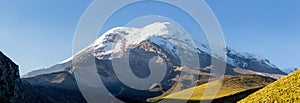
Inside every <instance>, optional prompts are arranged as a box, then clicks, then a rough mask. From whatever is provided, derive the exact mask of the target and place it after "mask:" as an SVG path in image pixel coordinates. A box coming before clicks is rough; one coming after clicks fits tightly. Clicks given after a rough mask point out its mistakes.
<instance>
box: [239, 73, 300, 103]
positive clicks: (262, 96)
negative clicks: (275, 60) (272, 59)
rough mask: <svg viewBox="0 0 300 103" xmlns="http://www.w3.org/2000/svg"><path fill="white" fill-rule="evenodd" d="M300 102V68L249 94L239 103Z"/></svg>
mask: <svg viewBox="0 0 300 103" xmlns="http://www.w3.org/2000/svg"><path fill="white" fill-rule="evenodd" d="M262 102H263V103H300V70H298V71H295V72H294V73H292V74H290V75H288V76H287V77H285V78H282V79H280V80H278V81H276V82H274V83H271V84H270V85H268V86H266V87H265V88H263V89H261V90H259V91H257V92H255V93H253V94H251V95H249V96H248V97H246V98H245V99H243V100H241V101H239V103H262Z"/></svg>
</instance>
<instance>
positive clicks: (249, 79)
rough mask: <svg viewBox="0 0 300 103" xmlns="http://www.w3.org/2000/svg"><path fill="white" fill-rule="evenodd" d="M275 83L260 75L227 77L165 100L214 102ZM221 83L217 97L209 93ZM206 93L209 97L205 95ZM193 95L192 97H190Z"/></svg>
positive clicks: (171, 95)
mask: <svg viewBox="0 0 300 103" xmlns="http://www.w3.org/2000/svg"><path fill="white" fill-rule="evenodd" d="M273 81H275V80H274V79H272V78H268V77H263V76H259V75H241V76H235V77H226V78H224V79H223V81H221V80H216V81H213V82H210V83H206V84H203V85H200V86H196V87H193V88H189V89H186V90H182V91H179V92H176V93H173V94H170V95H168V96H165V97H164V99H172V100H189V101H200V100H214V99H219V98H222V97H226V96H230V95H234V94H236V93H240V92H243V91H246V90H250V89H256V88H261V87H263V86H265V85H267V84H269V83H271V82H273ZM219 83H221V84H222V85H221V87H220V89H219V91H218V92H217V94H216V95H215V96H214V95H211V94H213V92H209V90H208V91H207V86H210V87H214V86H218V84H219ZM212 91H214V90H212ZM204 92H205V94H207V95H203V93H204ZM191 93H192V95H189V94H191Z"/></svg>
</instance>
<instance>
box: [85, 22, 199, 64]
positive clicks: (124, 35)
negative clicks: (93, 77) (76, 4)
mask: <svg viewBox="0 0 300 103" xmlns="http://www.w3.org/2000/svg"><path fill="white" fill-rule="evenodd" d="M145 40H149V41H152V42H153V43H155V44H157V45H161V46H163V45H164V46H165V47H167V49H173V48H174V47H173V46H175V47H176V46H180V47H181V48H182V49H185V50H193V49H194V48H195V46H194V45H193V42H192V40H191V38H190V37H189V35H188V33H186V32H185V31H184V30H183V29H181V28H180V27H179V26H178V25H176V24H173V23H170V22H156V23H153V24H150V25H147V26H145V27H143V28H130V27H117V28H113V29H111V30H109V31H107V32H105V33H104V34H103V35H101V37H99V38H98V39H97V40H96V41H95V42H94V43H93V44H92V45H91V46H93V49H94V56H96V57H97V58H98V59H111V58H115V57H120V56H122V54H123V53H124V52H125V51H126V49H127V48H129V47H131V46H133V45H136V44H139V43H140V42H142V41H145ZM166 45H167V46H166ZM171 51H174V50H171Z"/></svg>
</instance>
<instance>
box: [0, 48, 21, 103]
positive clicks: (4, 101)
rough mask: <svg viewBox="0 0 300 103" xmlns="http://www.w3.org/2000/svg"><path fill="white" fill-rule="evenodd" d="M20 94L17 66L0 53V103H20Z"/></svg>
mask: <svg viewBox="0 0 300 103" xmlns="http://www.w3.org/2000/svg"><path fill="white" fill-rule="evenodd" d="M22 92H23V90H22V88H21V79H20V75H19V69H18V65H16V64H15V63H14V62H13V61H12V60H10V59H9V58H8V57H6V56H5V55H4V54H3V53H2V52H0V103H21V102H22V100H23V98H24V97H23V94H22Z"/></svg>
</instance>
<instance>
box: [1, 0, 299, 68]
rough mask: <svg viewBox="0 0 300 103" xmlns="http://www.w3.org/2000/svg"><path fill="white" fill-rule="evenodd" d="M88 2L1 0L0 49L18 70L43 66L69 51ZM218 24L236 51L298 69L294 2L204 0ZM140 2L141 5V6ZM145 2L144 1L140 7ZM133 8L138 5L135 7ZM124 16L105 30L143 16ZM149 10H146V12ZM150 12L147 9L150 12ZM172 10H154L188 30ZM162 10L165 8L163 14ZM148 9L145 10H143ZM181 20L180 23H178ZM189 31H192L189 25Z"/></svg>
mask: <svg viewBox="0 0 300 103" xmlns="http://www.w3.org/2000/svg"><path fill="white" fill-rule="evenodd" d="M91 2H92V0H76V1H74V0H47V1H46V0H43V1H41V0H26V1H24V0H23V1H22V0H18V1H12V0H1V1H0V12H1V16H0V51H2V52H4V53H5V54H7V55H8V56H9V57H10V58H11V59H13V60H14V61H15V62H16V63H17V64H19V65H20V70H21V74H24V73H27V72H29V71H31V70H34V69H40V68H46V67H49V66H52V65H54V64H57V63H59V62H60V61H62V60H64V59H66V58H68V57H69V56H71V55H72V42H73V34H74V32H75V29H76V25H77V22H78V21H79V19H80V16H81V15H82V13H83V12H84V10H85V9H86V8H87V7H88V6H89V4H90V3H91ZM206 2H207V4H208V5H209V6H210V7H211V9H212V10H213V11H214V13H215V15H216V17H217V18H218V20H219V22H220V25H221V26H222V29H223V32H224V36H225V40H226V43H227V45H228V46H229V47H231V48H234V49H235V50H237V51H240V52H252V53H256V54H260V55H262V56H264V57H266V58H268V59H269V60H270V61H271V62H272V63H274V64H276V65H277V66H278V67H280V68H288V67H300V61H298V58H300V55H299V54H298V53H297V52H298V51H300V46H299V41H298V40H297V39H299V38H300V34H299V33H300V19H299V18H300V13H299V11H300V6H299V5H300V1H299V0H289V1H282V0H243V1H242V0H206ZM140 6H141V5H140ZM142 6H147V5H145V4H144V5H142ZM136 7H138V6H136ZM128 10H135V12H134V13H133V14H131V15H128V14H127V16H125V17H127V18H117V17H120V16H118V15H124V14H125V13H126V12H124V13H122V12H120V13H119V14H116V15H117V16H115V17H116V18H115V19H113V20H112V21H108V23H107V26H106V28H105V29H109V28H111V27H114V26H121V25H122V24H124V23H126V22H128V20H130V19H132V18H134V17H137V16H140V15H142V14H143V15H144V14H145V13H144V11H142V9H141V10H139V9H134V8H128ZM148 11H149V10H148ZM150 11H151V10H150ZM172 11H173V12H174V9H168V8H165V9H160V10H159V11H158V10H157V11H156V12H152V13H153V14H160V15H164V16H167V17H170V18H171V17H172V19H173V20H176V21H177V22H179V23H180V24H183V25H184V26H186V27H187V28H189V25H190V24H191V23H192V22H191V21H189V22H186V23H184V22H183V20H187V18H188V17H182V16H179V17H178V16H173V14H172ZM165 12H170V13H169V14H166V13H165ZM148 13H149V12H148ZM181 19H183V20H182V21H180V20H181ZM190 30H191V31H190V32H194V31H193V29H190Z"/></svg>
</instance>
